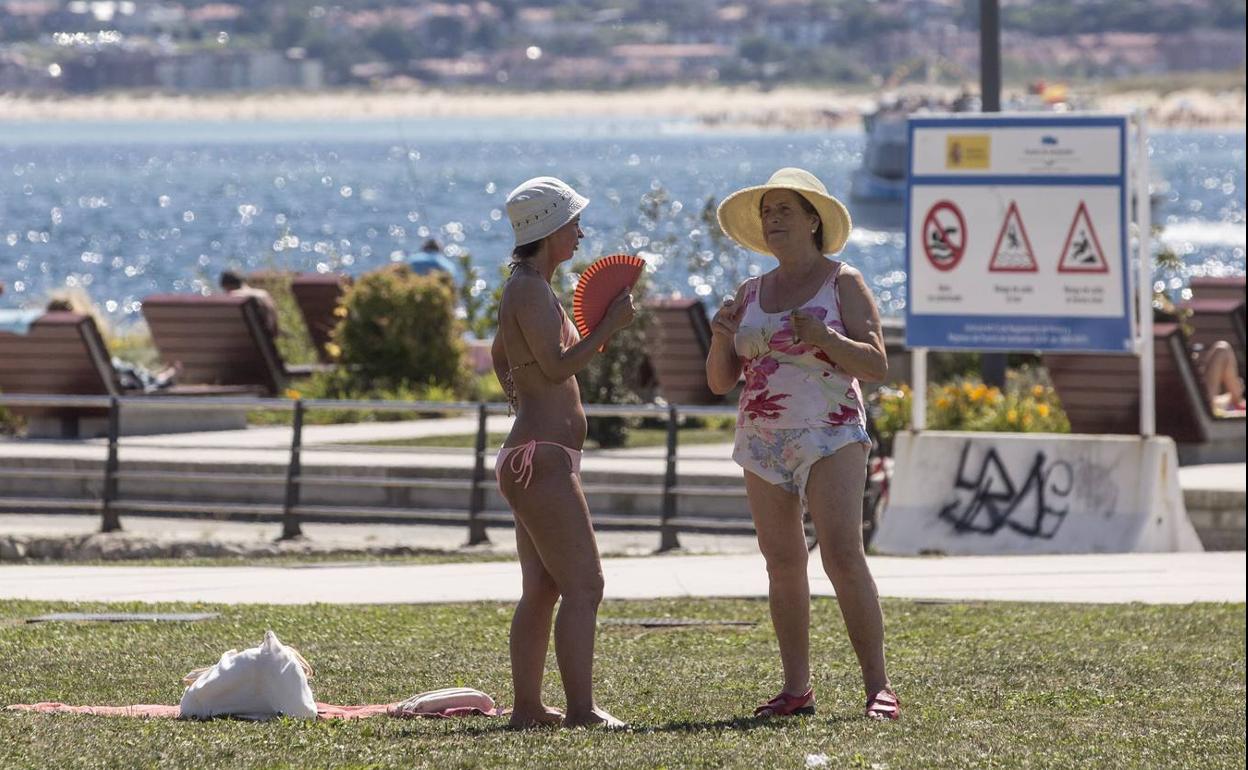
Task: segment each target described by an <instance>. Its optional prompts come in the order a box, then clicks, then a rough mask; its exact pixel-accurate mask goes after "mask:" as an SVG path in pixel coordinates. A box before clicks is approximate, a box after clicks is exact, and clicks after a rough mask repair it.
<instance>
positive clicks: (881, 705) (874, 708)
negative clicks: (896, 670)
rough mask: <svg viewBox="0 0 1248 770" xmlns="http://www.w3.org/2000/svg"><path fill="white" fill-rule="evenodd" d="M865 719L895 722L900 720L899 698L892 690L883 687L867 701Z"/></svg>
mask: <svg viewBox="0 0 1248 770" xmlns="http://www.w3.org/2000/svg"><path fill="white" fill-rule="evenodd" d="M867 719H881V720H888V721H890V722H895V721H897V720H898V719H901V698H898V697H897V693H895V692H893V688H891V687H885V688H884V689H883V690H880V691H879V692H877V693H876V694H875V695H873V696H871V698H870V700H868V701H867Z"/></svg>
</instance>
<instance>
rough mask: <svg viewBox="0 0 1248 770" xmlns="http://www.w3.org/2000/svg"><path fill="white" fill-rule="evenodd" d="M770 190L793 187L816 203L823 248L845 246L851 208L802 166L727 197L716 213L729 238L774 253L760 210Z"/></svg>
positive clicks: (831, 249)
mask: <svg viewBox="0 0 1248 770" xmlns="http://www.w3.org/2000/svg"><path fill="white" fill-rule="evenodd" d="M771 190H792V191H793V192H795V193H797V194H798V195H800V196H802V197H803V198H805V199H806V200H808V201H810V204H811V205H812V206H814V207H815V211H817V212H818V213H819V219H820V220H822V222H823V244H822V246H821V247H820V249H819V250H820V251H821V252H823V253H824V254H835V253H837V252H838V251H840V250H841V249H842V248H844V246H845V241H846V240H847V239H848V238H849V231H850V229H851V228H853V223H852V222H850V219H849V211H848V210H847V209H846V208H845V204H843V203H841V202H840V201H838V200H837V199H836V198H833V197H832V196H831V195H829V194H828V188H826V187H824V186H823V182H820V181H819V180H818V179H816V178H815V175H814V174H812V173H810V172H809V171H805V170H803V169H800V168H782V169H780V170H779V171H777V172H776V173H774V174H772V175H771V179H768V180H767V184H763V185H758V186H757V187H746V188H745V189H743V190H737V191H736V192H734V193H733V194H732V195H729V196H728V197H727V198H724V202H723V203H721V204H719V211H718V212H716V216H718V218H719V226H720V228H721V229H722V230H723V231H724V233H725V234H727V235H728V237H729V238H731V239H733V240H734V241H736V242H737V243H739V244H741V245H742V246H744V247H745V248H747V249H749V250H750V251H757V252H758V253H759V254H770V253H771V249H769V248H767V239H766V238H764V237H763V218H762V216H761V215H760V214H759V213H758V209H759V204H761V203H762V201H763V195H765V194H766V193H767V192H769V191H771Z"/></svg>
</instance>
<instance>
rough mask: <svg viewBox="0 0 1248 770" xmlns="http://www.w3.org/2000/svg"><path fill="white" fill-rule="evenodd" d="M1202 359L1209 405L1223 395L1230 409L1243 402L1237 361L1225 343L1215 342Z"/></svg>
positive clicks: (1242, 384) (1233, 352)
mask: <svg viewBox="0 0 1248 770" xmlns="http://www.w3.org/2000/svg"><path fill="white" fill-rule="evenodd" d="M1202 358H1203V359H1204V370H1205V371H1204V378H1205V395H1206V397H1207V398H1208V400H1209V403H1210V404H1211V405H1212V404H1215V403H1217V400H1218V396H1221V395H1222V394H1223V393H1225V394H1227V395H1229V396H1230V404H1229V406H1230V408H1232V409H1236V408H1238V407H1239V405H1240V404H1241V403H1242V402H1243V400H1244V383H1243V381H1242V380H1240V379H1239V361H1238V360H1237V359H1236V358H1235V351H1234V349H1232V348H1231V346H1230V344H1229V343H1227V342H1217V343H1215V344H1214V345H1213V347H1211V348H1209V350H1208V351H1206V352H1205V354H1204V355H1203V356H1202Z"/></svg>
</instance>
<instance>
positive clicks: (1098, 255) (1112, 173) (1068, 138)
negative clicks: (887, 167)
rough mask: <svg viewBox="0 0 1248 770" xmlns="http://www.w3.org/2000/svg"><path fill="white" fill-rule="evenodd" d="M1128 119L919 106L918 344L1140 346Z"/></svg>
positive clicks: (914, 289)
mask: <svg viewBox="0 0 1248 770" xmlns="http://www.w3.org/2000/svg"><path fill="white" fill-rule="evenodd" d="M1127 125H1128V124H1127V118H1125V117H1122V116H1079V115H1046V116H1035V115H1025V116H1020V115H994V116H985V115H974V116H961V117H959V116H941V117H916V118H911V119H910V125H909V130H910V176H909V191H908V196H907V217H906V219H907V232H906V238H907V248H906V252H907V254H906V258H907V276H908V277H907V281H908V285H907V288H908V292H907V297H908V302H907V308H906V344H907V345H908V346H909V347H912V348H943V349H953V350H1097V351H1106V352H1117V353H1132V352H1133V350H1134V348H1133V323H1132V313H1131V310H1130V309H1131V306H1132V304H1131V302H1130V299H1129V298H1130V297H1131V294H1130V287H1131V275H1130V273H1129V270H1128V268H1129V262H1128V259H1127V247H1128V243H1127V203H1128V201H1129V190H1128V187H1127V185H1128V174H1127V167H1126V166H1127V161H1126V158H1127V154H1126V141H1127Z"/></svg>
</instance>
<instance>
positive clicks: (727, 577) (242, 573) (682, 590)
mask: <svg viewBox="0 0 1248 770" xmlns="http://www.w3.org/2000/svg"><path fill="white" fill-rule="evenodd" d="M870 562H871V569H872V572H873V573H874V575H875V578H876V582H877V583H878V585H879V589H880V594H881V595H883V596H892V597H903V598H910V599H932V600H948V601H995V600H1002V601H1024V602H1091V603H1117V602H1144V603H1148V604H1186V603H1190V602H1243V601H1244V585H1245V583H1244V566H1245V563H1244V552H1242V551H1239V552H1229V553H1196V554H1190V553H1183V554H1118V555H1088V556H1008V557H998V556H991V557H989V556H980V557H956V558H890V557H872V558H871V559H870ZM603 568H604V571H605V576H606V595H607V598H608V599H650V598H659V597H711V596H728V597H763V596H766V595H767V575H766V571H765V569H764V567H763V561H762V557H761V556H758V555H756V554H750V555H745V554H742V555H728V556H679V555H673V556H656V557H647V558H631V559H606V560H604V562H603ZM809 572H810V576H811V590H812V591H813V593H815V594H817V595H821V596H829V595H832V594H833V591H832V586H831V584H830V583H829V582H828V580H827V578H826V577H825V576H824V575H823V573H822V571H821V569H820V567H819V562H818V558H817V556H816V557H815V558H812V559H811V562H810V569H809ZM519 589H520V569H519V566H518V565H517V564H516V563H515V562H485V563H475V564H436V565H421V566H406V565H395V566H389V565H386V566H381V565H303V566H296V567H168V568H165V567H124V566H119V567H72V566H71V567H61V566H12V567H0V599H45V600H66V601H113V602H117V601H140V602H165V601H196V602H212V603H225V604H252V603H255V604H305V603H313V602H326V603H334V604H377V603H427V602H453V601H477V600H493V601H515V600H516V599H517V598H519Z"/></svg>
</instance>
